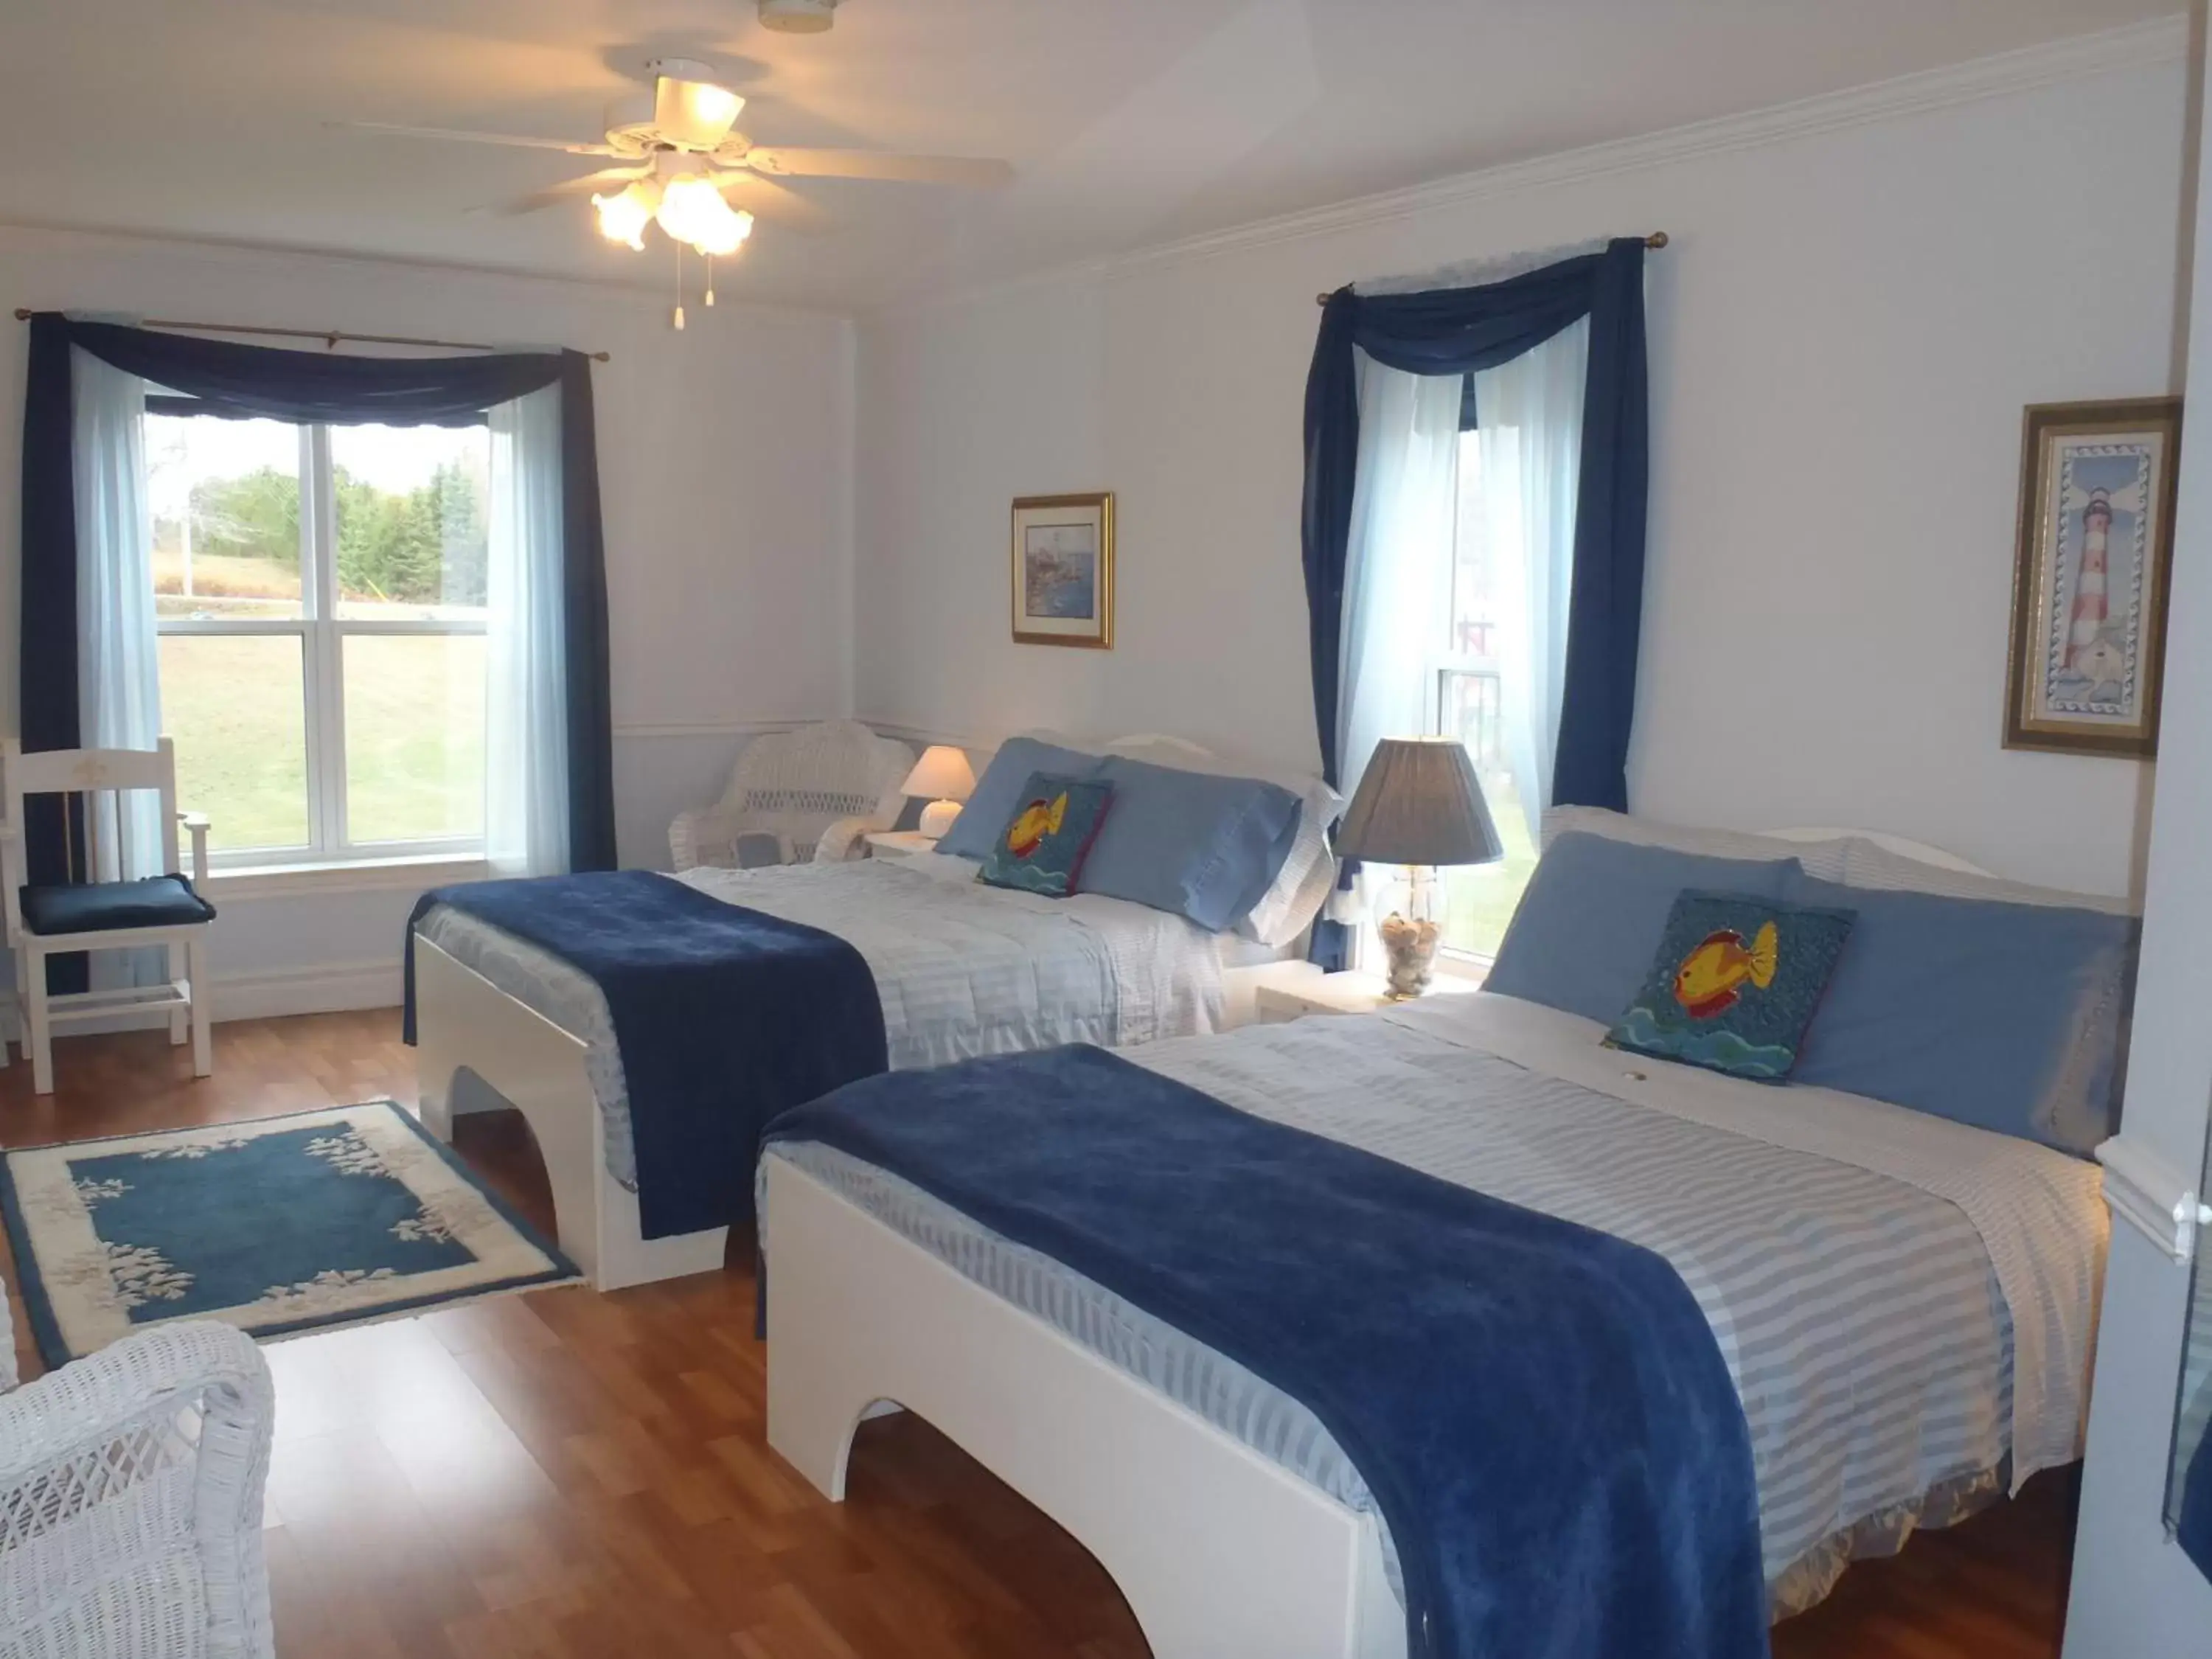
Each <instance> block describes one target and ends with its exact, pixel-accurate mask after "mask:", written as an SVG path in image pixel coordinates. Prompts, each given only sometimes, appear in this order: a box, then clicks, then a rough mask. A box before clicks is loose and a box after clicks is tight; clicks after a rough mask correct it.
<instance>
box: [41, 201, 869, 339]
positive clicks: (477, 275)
mask: <svg viewBox="0 0 2212 1659" xmlns="http://www.w3.org/2000/svg"><path fill="white" fill-rule="evenodd" d="M8 238H20V239H23V240H28V241H32V242H39V241H44V242H47V243H50V244H66V243H72V242H76V243H89V244H91V245H93V246H102V247H108V248H139V249H151V250H156V251H161V252H168V253H171V254H179V253H181V254H185V255H190V256H194V257H197V258H203V259H207V260H210V261H219V260H222V259H226V258H228V259H248V260H251V261H252V262H253V263H254V264H256V265H258V266H260V267H262V268H264V269H268V268H274V269H276V270H280V271H282V270H295V271H297V272H299V273H300V274H301V276H307V275H309V274H311V273H322V274H327V273H328V271H329V270H330V268H331V266H333V265H337V266H343V267H348V268H351V269H355V270H370V271H378V272H387V273H388V272H392V271H406V272H409V273H411V274H414V275H418V276H435V277H439V278H442V279H446V280H448V281H450V280H453V279H459V280H461V281H464V282H468V283H487V284H492V285H495V286H501V287H512V286H513V284H515V283H523V284H526V285H527V286H528V287H530V288H532V289H545V290H551V291H555V292H557V293H560V294H562V295H567V296H568V297H570V298H574V299H579V300H586V301H593V302H596V303H600V304H605V303H608V302H611V301H613V302H624V303H625V308H627V307H628V306H629V305H634V306H635V307H636V308H637V310H638V311H639V312H640V313H641V314H647V313H650V314H656V315H657V314H658V313H660V312H661V311H662V310H664V309H665V307H666V305H667V294H666V291H665V289H662V288H659V287H648V286H647V285H646V284H644V283H634V282H627V281H624V280H623V279H621V278H618V277H611V276H572V275H568V274H567V273H563V272H560V271H545V270H526V269H524V268H521V267H520V266H514V265H480V264H467V263H465V261H460V260H446V259H430V258H405V257H403V256H400V255H397V254H385V253H362V252H358V251H353V250H346V249H341V248H317V247H301V246H297V245H295V244H287V243H283V242H255V241H248V240H241V239H234V238H231V237H222V236H195V235H192V234H189V233H187V232H182V231H158V230H125V229H118V228H113V227H108V226H100V225H75V224H64V223H56V222H49V221H45V220H37V219H6V218H0V240H4V239H8ZM18 301H19V302H20V303H25V304H32V303H33V302H32V301H21V299H20V296H18ZM45 308H46V309H52V310H64V309H66V308H67V307H63V306H53V307H45ZM715 308H716V309H717V310H718V311H732V312H736V311H743V312H749V313H754V314H756V315H758V316H762V317H769V318H774V317H791V318H808V319H820V318H829V319H836V320H837V321H848V320H850V318H851V313H849V312H846V311H840V310H835V309H831V308H829V307H811V306H800V305H787V304H783V303H781V302H778V301H768V300H748V299H744V298H742V297H740V296H738V295H724V296H722V297H721V299H720V302H719V303H718V304H717V306H716V307H715Z"/></svg>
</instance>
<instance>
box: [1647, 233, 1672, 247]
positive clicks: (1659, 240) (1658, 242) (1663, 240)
mask: <svg viewBox="0 0 2212 1659" xmlns="http://www.w3.org/2000/svg"><path fill="white" fill-rule="evenodd" d="M1644 246H1646V247H1651V248H1659V247H1664V246H1667V233H1666V232H1665V231H1663V230H1655V231H1653V232H1652V233H1651V234H1650V235H1649V236H1647V237H1645V238H1644Z"/></svg>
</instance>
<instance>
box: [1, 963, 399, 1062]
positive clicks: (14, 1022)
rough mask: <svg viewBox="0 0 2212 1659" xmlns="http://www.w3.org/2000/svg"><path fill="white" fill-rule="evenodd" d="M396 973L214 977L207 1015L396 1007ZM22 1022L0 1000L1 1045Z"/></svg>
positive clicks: (277, 972)
mask: <svg viewBox="0 0 2212 1659" xmlns="http://www.w3.org/2000/svg"><path fill="white" fill-rule="evenodd" d="M399 996H400V969H399V964H398V963H397V962H392V961H385V960H379V961H375V962H326V963H318V964H316V965H315V966H313V967H307V968H276V969H264V970H263V971H261V972H259V973H252V974H217V975H216V980H215V995H214V997H213V999H212V1000H210V1003H209V1005H208V1006H209V1012H210V1014H211V1015H212V1017H213V1018H214V1020H215V1023H216V1024H218V1025H220V1024H222V1023H223V1022H224V1021H226V1020H233V1019H275V1018H281V1017H283V1016H284V1015H286V1014H337V1013H346V1012H350V1011H352V1010H354V1009H356V1008H397V1007H398V1006H399ZM168 1023H169V1015H168V1011H167V1009H158V1010H139V1011H132V1010H129V1009H125V1010H122V1011H120V1012H116V1013H113V1014H111V1015H108V1016H107V1017H106V1018H102V1019H86V1020H74V1021H72V1022H70V1024H68V1025H67V1026H65V1027H64V1028H62V1030H61V1032H60V1035H62V1036H99V1035H100V1033H101V1032H103V1031H143V1030H152V1029H154V1028H155V1027H158V1026H163V1025H167V1024H168ZM21 1024H22V1022H21V1019H20V1018H19V1017H18V1016H17V1013H16V1010H15V998H14V996H13V995H9V996H8V997H7V998H6V999H5V1000H4V1001H0V1042H21V1040H22V1030H21Z"/></svg>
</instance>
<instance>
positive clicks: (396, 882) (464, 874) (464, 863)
mask: <svg viewBox="0 0 2212 1659" xmlns="http://www.w3.org/2000/svg"><path fill="white" fill-rule="evenodd" d="M490 874H491V866H490V865H489V864H488V863H486V862H485V861H484V856H483V854H481V853H432V854H416V855H415V856H413V857H410V858H392V859H334V860H330V861H329V862H327V863H322V864H254V865H233V866H228V867H226V868H223V869H218V870H210V871H209V872H208V878H207V895H208V897H209V898H210V899H211V900H228V899H259V898H285V897H289V896H297V895H301V894H307V893H313V894H327V893H382V892H398V891H412V892H421V891H422V890H424V889H426V888H430V887H442V886H444V885H445V884H447V883H448V882H457V881H479V880H482V879H483V878H485V877H487V876H489V875H490Z"/></svg>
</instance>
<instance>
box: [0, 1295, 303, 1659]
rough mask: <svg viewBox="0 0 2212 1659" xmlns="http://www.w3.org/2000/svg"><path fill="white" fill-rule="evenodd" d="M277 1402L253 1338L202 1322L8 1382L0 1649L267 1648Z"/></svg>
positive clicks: (242, 1655)
mask: <svg viewBox="0 0 2212 1659" xmlns="http://www.w3.org/2000/svg"><path fill="white" fill-rule="evenodd" d="M3 1302H4V1291H0V1303H3ZM0 1331H4V1320H0ZM0 1340H5V1338H4V1335H0ZM275 1416H276V1397H275V1390H274V1389H273V1387H272V1386H271V1384H270V1376H269V1367H268V1364H267V1363H266V1362H265V1361H264V1360H263V1358H261V1353H260V1351H259V1350H258V1348H256V1347H255V1346H254V1345H253V1340H252V1338H251V1337H248V1336H246V1334H244V1333H243V1332H240V1331H237V1330H234V1329H233V1328H230V1327H229V1326H228V1325H217V1324H213V1323H204V1322H187V1323H184V1324H179V1325H167V1326H163V1327H161V1328H158V1329H155V1330H149V1331H141V1332H139V1333H138V1334H136V1335H133V1336H127V1337H125V1338H124V1339H123V1340H121V1341H119V1342H117V1343H114V1344H112V1346H108V1347H106V1348H103V1349H101V1350H100V1352H98V1353H96V1354H94V1355H92V1356H91V1357H90V1358H85V1359H80V1360H77V1361H76V1363H74V1364H69V1365H64V1366H63V1367H62V1369H61V1370H58V1371H55V1372H53V1373H52V1375H51V1376H43V1377H40V1379H39V1380H38V1381H37V1382H35V1383H26V1384H24V1386H23V1387H21V1388H20V1389H16V1390H15V1392H14V1393H12V1394H8V1395H0V1659H61V1656H63V1655H70V1656H82V1659H111V1656H112V1659H156V1656H158V1659H195V1656H200V1655H206V1656H210V1659H272V1656H274V1654H275V1653H276V1639H275V1638H274V1636H273V1635H272V1633H271V1631H270V1619H269V1575H268V1570H267V1566H266V1565H265V1563H264V1559H263V1556H262V1548H261V1492H262V1487H263V1485H264V1483H265V1482H266V1480H268V1476H269V1441H270V1425H271V1424H272V1422H273V1420H274V1419H275Z"/></svg>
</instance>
